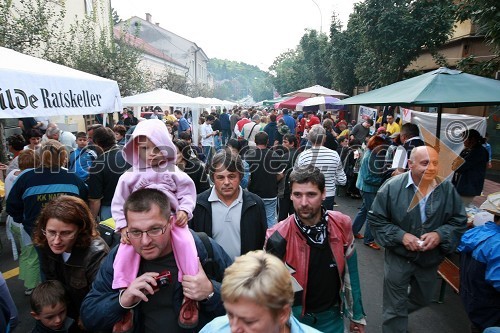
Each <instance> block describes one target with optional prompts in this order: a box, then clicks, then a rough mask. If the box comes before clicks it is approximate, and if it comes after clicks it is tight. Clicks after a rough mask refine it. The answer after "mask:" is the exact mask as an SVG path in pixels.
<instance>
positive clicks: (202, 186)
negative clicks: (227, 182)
mask: <svg viewBox="0 0 500 333" xmlns="http://www.w3.org/2000/svg"><path fill="white" fill-rule="evenodd" d="M174 144H175V146H176V147H177V161H176V165H177V167H178V168H179V169H181V170H182V171H184V172H185V173H187V175H188V176H189V177H191V179H192V180H193V182H194V185H195V186H196V194H200V193H201V192H204V191H205V190H208V189H209V188H210V184H209V182H208V177H207V174H206V172H205V166H204V165H203V163H202V162H201V161H200V160H199V159H197V158H193V157H192V156H191V149H190V147H189V143H187V142H186V141H184V140H175V141H174Z"/></svg>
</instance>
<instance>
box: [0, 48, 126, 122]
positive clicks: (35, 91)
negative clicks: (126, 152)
mask: <svg viewBox="0 0 500 333" xmlns="http://www.w3.org/2000/svg"><path fill="white" fill-rule="evenodd" d="M0 59H2V61H1V62H0V88H1V90H0V97H2V100H3V101H4V103H7V107H6V108H3V107H2V108H1V109H0V118H22V117H37V116H40V115H43V116H63V115H64V116H67V115H77V114H78V115H81V114H97V113H108V112H114V111H119V110H121V108H122V106H121V103H120V90H119V88H118V84H117V83H116V81H113V80H109V79H105V78H102V77H100V76H97V75H92V74H89V73H85V72H82V71H79V70H76V69H73V68H70V67H66V66H62V65H59V64H55V63H52V62H50V61H47V60H43V59H40V58H36V57H32V56H29V55H26V54H22V53H19V52H16V51H13V50H11V49H7V48H3V47H0ZM7 95H10V97H9V96H7Z"/></svg>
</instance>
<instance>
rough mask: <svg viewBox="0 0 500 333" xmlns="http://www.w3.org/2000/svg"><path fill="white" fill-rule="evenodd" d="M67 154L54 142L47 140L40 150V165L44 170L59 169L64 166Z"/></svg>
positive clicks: (59, 144)
mask: <svg viewBox="0 0 500 333" xmlns="http://www.w3.org/2000/svg"><path fill="white" fill-rule="evenodd" d="M67 159H68V152H67V151H66V148H65V147H64V146H63V145H62V144H61V143H60V142H59V141H56V140H52V139H49V140H47V141H46V142H45V143H44V144H42V147H41V148H40V160H41V165H42V166H43V167H45V168H59V167H62V166H64V165H65V164H66V161H67Z"/></svg>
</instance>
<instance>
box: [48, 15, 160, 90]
mask: <svg viewBox="0 0 500 333" xmlns="http://www.w3.org/2000/svg"><path fill="white" fill-rule="evenodd" d="M67 38H68V40H71V41H72V42H71V43H67V42H65V41H66V40H64V41H63V42H62V43H61V45H60V46H59V48H58V52H56V53H55V54H54V57H52V59H50V60H52V61H55V62H59V63H62V64H63V65H66V66H69V67H72V68H75V69H78V70H81V71H84V72H87V73H91V74H95V75H98V76H101V77H104V78H108V79H111V80H115V81H117V83H118V86H119V87H120V92H121V94H122V96H129V95H133V94H136V93H139V92H143V91H145V90H146V89H147V88H149V87H148V82H150V81H151V80H150V79H149V77H148V73H147V72H143V71H141V69H140V68H139V63H140V61H141V50H140V49H137V48H135V47H133V46H131V45H134V44H133V43H132V40H133V39H135V38H136V36H134V35H131V34H128V33H127V32H126V31H125V30H122V31H116V32H115V33H114V34H113V35H111V32H110V31H109V30H107V29H101V30H97V31H96V29H95V24H94V22H93V20H92V18H91V17H86V18H85V19H83V20H82V21H76V22H75V23H74V24H72V25H71V28H70V30H69V32H68V35H67ZM61 55H63V56H64V58H62V59H61V58H60V56H61Z"/></svg>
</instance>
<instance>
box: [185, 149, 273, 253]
mask: <svg viewBox="0 0 500 333" xmlns="http://www.w3.org/2000/svg"><path fill="white" fill-rule="evenodd" d="M209 171H210V178H211V180H212V181H213V183H214V186H213V188H211V189H209V190H206V191H205V192H203V193H200V194H198V198H197V200H196V207H195V209H194V212H193V218H192V220H191V221H189V227H190V228H191V229H193V230H195V231H203V232H205V233H206V234H207V235H208V236H210V237H212V238H213V239H214V240H215V241H216V242H217V243H218V244H219V245H220V246H222V248H224V250H225V251H226V253H227V254H228V255H229V256H230V257H231V258H233V259H234V258H235V257H238V256H240V255H242V254H245V253H247V252H248V251H253V250H258V249H262V248H263V246H264V240H265V237H266V230H267V223H266V211H265V208H264V203H263V202H262V200H261V199H260V198H259V197H258V196H257V195H255V194H253V193H250V192H248V191H244V190H243V189H242V188H241V186H240V185H239V184H240V180H241V178H242V177H243V172H244V171H243V162H242V160H241V158H240V157H239V156H238V155H235V154H232V153H230V152H228V151H220V152H219V153H217V154H216V155H215V156H214V157H213V159H212V163H211V165H210V168H209Z"/></svg>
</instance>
